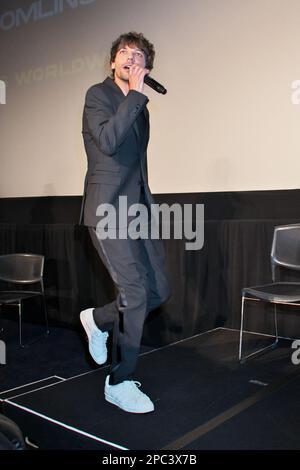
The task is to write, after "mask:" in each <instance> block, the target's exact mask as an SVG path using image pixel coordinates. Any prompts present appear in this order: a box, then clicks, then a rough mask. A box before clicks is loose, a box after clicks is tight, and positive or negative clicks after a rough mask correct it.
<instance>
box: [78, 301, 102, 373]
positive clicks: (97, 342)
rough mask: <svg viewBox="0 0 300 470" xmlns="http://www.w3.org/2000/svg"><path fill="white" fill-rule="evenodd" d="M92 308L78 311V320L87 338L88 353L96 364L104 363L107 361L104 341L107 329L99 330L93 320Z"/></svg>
mask: <svg viewBox="0 0 300 470" xmlns="http://www.w3.org/2000/svg"><path fill="white" fill-rule="evenodd" d="M93 310H94V309H93V308H87V309H86V310H83V311H82V312H81V313H80V321H81V323H82V326H83V328H84V329H85V332H86V334H87V336H88V339H89V351H90V355H91V356H92V358H93V359H94V361H95V362H97V364H104V362H106V361H107V347H106V341H107V338H108V333H107V331H105V332H104V331H101V330H100V329H99V328H98V327H97V325H96V323H95V320H94V317H93Z"/></svg>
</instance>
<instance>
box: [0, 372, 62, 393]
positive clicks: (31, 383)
mask: <svg viewBox="0 0 300 470" xmlns="http://www.w3.org/2000/svg"><path fill="white" fill-rule="evenodd" d="M53 377H58V376H57V375H50V377H46V378H45V379H40V380H36V381H35V382H29V383H28V384H24V385H19V387H15V388H9V389H8V390H3V391H1V392H0V395H2V393H7V392H12V391H13V390H18V388H23V387H29V385H33V384H37V383H39V382H44V381H45V380H49V379H53ZM58 378H60V377H58ZM62 380H64V379H62Z"/></svg>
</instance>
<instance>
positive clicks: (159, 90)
mask: <svg viewBox="0 0 300 470" xmlns="http://www.w3.org/2000/svg"><path fill="white" fill-rule="evenodd" d="M144 82H145V83H146V85H148V86H149V87H150V88H153V90H155V91H157V93H161V94H162V95H165V94H166V93H167V90H166V89H165V87H163V86H162V85H161V84H160V83H158V82H157V81H156V80H154V78H152V77H149V75H145V77H144Z"/></svg>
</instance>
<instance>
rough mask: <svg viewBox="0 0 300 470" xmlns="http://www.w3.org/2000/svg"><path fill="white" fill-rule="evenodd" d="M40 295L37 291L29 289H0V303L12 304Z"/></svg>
mask: <svg viewBox="0 0 300 470" xmlns="http://www.w3.org/2000/svg"><path fill="white" fill-rule="evenodd" d="M36 295H41V294H40V293H39V292H30V291H27V292H26V291H21V290H20V291H0V304H12V303H14V302H18V301H19V300H24V299H29V298H30V297H35V296H36Z"/></svg>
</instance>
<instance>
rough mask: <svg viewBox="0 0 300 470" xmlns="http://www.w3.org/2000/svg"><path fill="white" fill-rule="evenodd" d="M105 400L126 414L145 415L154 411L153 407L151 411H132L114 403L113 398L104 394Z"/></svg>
mask: <svg viewBox="0 0 300 470" xmlns="http://www.w3.org/2000/svg"><path fill="white" fill-rule="evenodd" d="M105 400H106V401H108V402H109V403H111V404H112V405H116V406H117V407H118V408H120V409H121V410H124V411H127V412H128V413H136V414H145V413H151V412H152V411H154V407H153V408H152V409H149V410H143V411H137V410H134V409H132V408H129V407H126V406H123V405H121V404H120V403H119V402H116V401H115V399H114V398H112V397H110V396H109V395H107V394H105Z"/></svg>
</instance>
